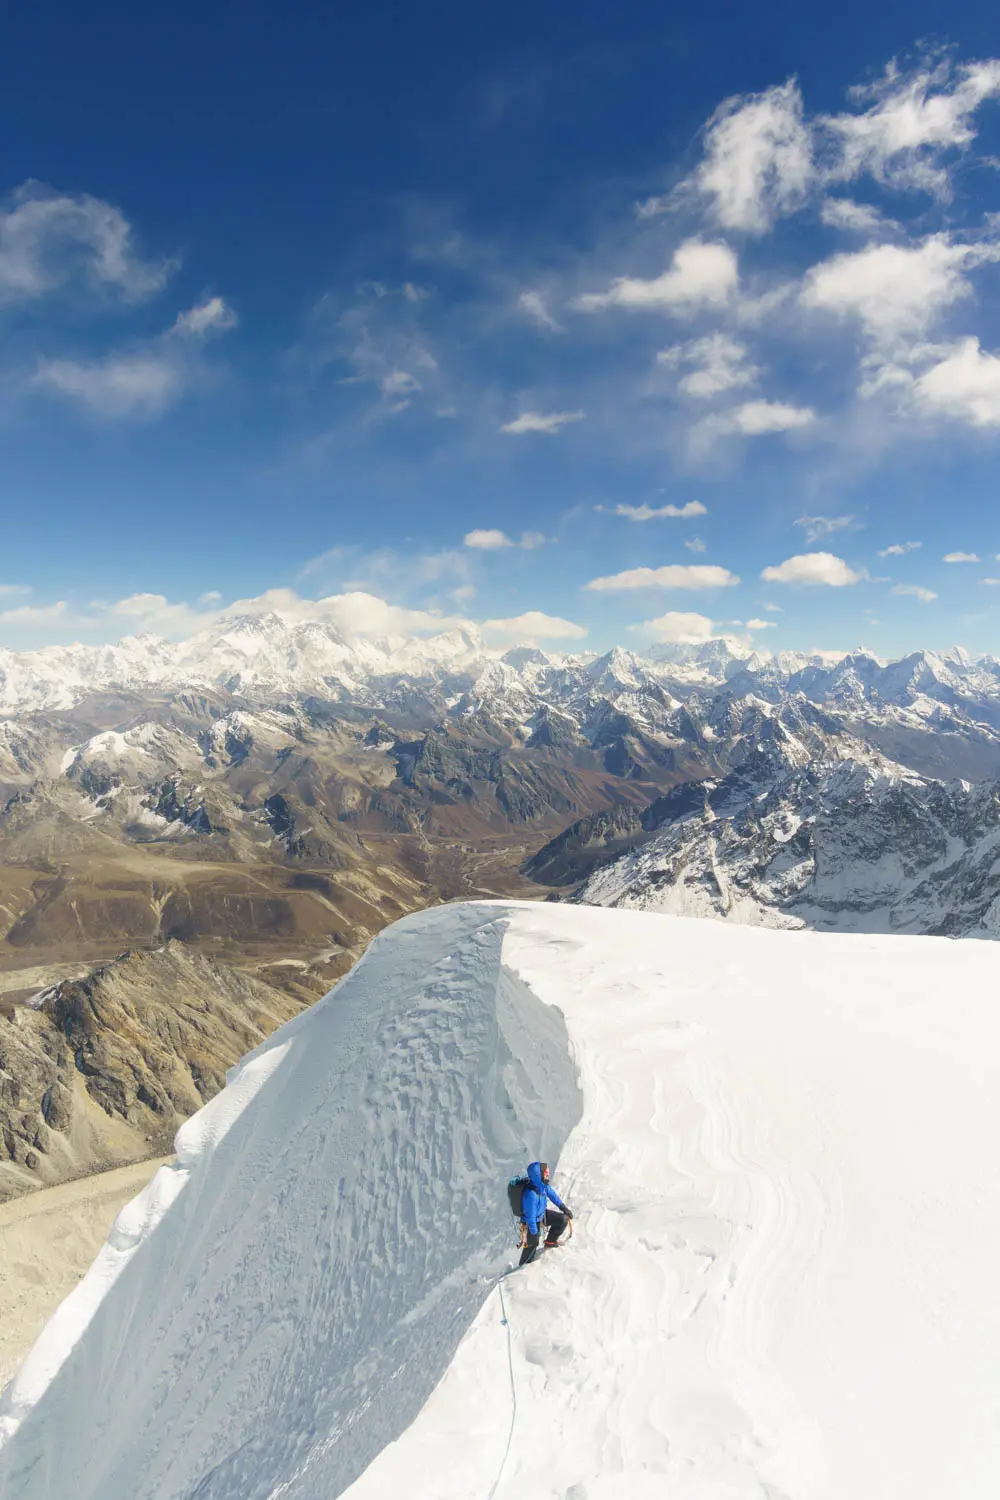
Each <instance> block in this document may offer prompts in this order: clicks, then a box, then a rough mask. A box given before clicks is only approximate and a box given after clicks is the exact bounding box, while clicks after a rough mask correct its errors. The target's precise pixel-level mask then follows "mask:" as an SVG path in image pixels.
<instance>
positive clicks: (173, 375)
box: [33, 351, 184, 417]
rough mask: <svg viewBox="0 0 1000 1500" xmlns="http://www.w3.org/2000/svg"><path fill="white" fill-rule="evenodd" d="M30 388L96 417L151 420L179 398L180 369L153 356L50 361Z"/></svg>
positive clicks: (164, 356) (166, 359)
mask: <svg viewBox="0 0 1000 1500" xmlns="http://www.w3.org/2000/svg"><path fill="white" fill-rule="evenodd" d="M33 384H34V385H35V386H38V387H41V388H44V389H47V390H51V391H56V392H58V394H59V395H62V396H69V397H71V398H73V399H74V400H77V401H80V402H82V404H83V405H84V406H86V407H87V408H88V409H89V410H90V411H91V412H93V413H94V415H95V416H99V417H153V416H157V415H159V413H160V412H163V411H165V410H166V408H167V407H168V406H169V405H170V404H171V402H172V401H174V400H175V399H176V398H177V397H178V396H179V395H180V393H181V390H182V388H183V385H184V370H183V367H182V366H181V365H180V364H179V363H178V362H177V361H176V360H175V359H172V358H171V357H170V356H169V355H167V354H163V353H159V352H155V351H149V352H145V353H137V354H112V355H108V356H107V357H106V358H104V359H97V360H90V361H83V360H73V359H49V360H43V361H42V363H41V364H40V365H39V366H38V369H37V370H36V372H35V375H34V380H33Z"/></svg>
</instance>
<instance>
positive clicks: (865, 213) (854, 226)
mask: <svg viewBox="0 0 1000 1500" xmlns="http://www.w3.org/2000/svg"><path fill="white" fill-rule="evenodd" d="M819 216H820V219H821V220H822V221H823V223H824V224H825V225H826V226H827V227H828V228H829V229H848V230H851V231H852V232H853V233H855V234H867V235H870V236H874V235H877V234H884V233H885V232H886V231H888V230H892V229H896V228H897V227H898V226H897V225H896V224H895V223H894V221H893V220H892V219H887V218H885V216H884V215H883V214H882V213H880V211H879V210H878V209H877V208H874V207H873V206H872V205H871V204H870V203H855V202H854V199H853V198H825V199H824V200H823V204H822V206H821V208H820V211H819Z"/></svg>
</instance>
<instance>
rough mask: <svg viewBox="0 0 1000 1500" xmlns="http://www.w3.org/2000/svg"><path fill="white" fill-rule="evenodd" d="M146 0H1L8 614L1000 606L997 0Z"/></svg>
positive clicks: (122, 626) (881, 616)
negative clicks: (695, 1) (328, 1)
mask: <svg viewBox="0 0 1000 1500" xmlns="http://www.w3.org/2000/svg"><path fill="white" fill-rule="evenodd" d="M145 9H146V8H139V7H135V6H128V7H126V6H124V5H120V6H119V5H116V4H109V5H106V6H105V7H104V8H103V9H102V11H101V13H100V14H99V16H97V17H96V18H95V17H90V18H89V19H87V18H85V17H84V15H83V13H82V12H80V10H79V8H78V7H68V6H63V7H60V6H58V5H57V6H55V7H48V8H46V9H45V10H44V12H42V11H39V10H38V8H37V7H36V8H34V10H31V9H29V8H27V7H22V8H21V10H20V12H19V13H16V14H13V15H12V16H10V17H8V18H7V20H6V21H5V29H6V32H5V44H4V49H3V53H2V55H0V132H2V139H3V146H4V150H3V154H2V160H3V163H4V172H5V178H4V181H3V182H2V183H0V194H2V198H0V320H2V324H3V340H2V345H0V350H2V352H0V453H2V461H3V462H2V481H0V482H2V490H0V495H2V507H3V524H2V532H0V538H2V562H0V588H2V592H0V644H3V645H7V646H12V647H33V646H38V645H42V644H46V643H49V642H54V643H59V642H66V641H70V640H73V639H79V640H87V641H104V640H113V639H116V638H118V637H119V636H121V635H123V634H127V633H130V632H137V631H140V630H146V629H150V630H154V631H157V632H160V633H163V634H166V635H170V636H175V637H176V636H182V635H185V634H188V633H190V632H191V631H192V630H194V629H196V628H199V627H200V626H201V625H204V624H209V623H211V622H212V620H213V619H214V618H215V616H216V615H217V613H218V611H219V610H224V609H226V608H229V607H231V606H232V605H233V603H234V602H236V601H243V600H258V601H259V600H261V599H263V603H255V604H254V605H252V606H251V607H252V608H263V607H266V605H267V603H269V602H273V603H277V604H279V605H281V606H283V607H285V608H287V609H290V610H297V611H299V612H302V613H308V612H309V605H308V603H306V602H303V601H308V600H314V599H319V598H327V597H330V596H336V598H337V600H338V601H339V602H338V603H337V604H336V605H335V606H328V607H327V612H328V613H329V612H330V610H331V609H332V611H333V614H334V617H335V618H337V619H338V620H339V621H340V622H341V623H342V624H343V625H344V627H345V628H347V629H350V630H356V631H358V632H361V633H365V632H373V631H375V632H378V631H382V630H385V629H389V628H392V629H394V630H395V629H399V630H409V629H413V630H429V629H434V628H438V627H439V625H440V624H441V623H442V622H445V623H447V622H449V621H452V620H463V619H468V620H473V621H476V622H478V623H479V624H481V625H484V626H485V627H486V631H487V634H488V636H489V638H490V639H491V640H494V641H496V642H497V643H498V644H500V643H502V642H504V641H505V640H514V639H518V638H522V637H523V638H531V639H536V640H538V641H539V642H540V643H541V644H543V645H547V646H550V647H566V648H578V647H581V648H586V647H592V648H594V649H603V648H604V647H606V646H607V645H609V644H611V643H612V642H613V641H618V642H620V643H623V644H627V645H635V646H643V645H645V644H647V643H648V642H650V641H652V640H656V639H663V640H670V639H699V638H703V637H705V636H707V635H708V634H710V633H712V632H723V631H724V632H726V633H732V634H737V635H746V636H748V638H750V639H753V640H754V641H755V642H756V643H757V644H758V645H760V646H762V647H767V648H769V649H781V648H784V647H794V648H812V647H821V648H827V649H847V648H850V647H852V646H854V645H857V644H859V643H862V642H863V643H865V644H867V645H868V646H870V647H871V648H873V649H875V650H878V651H882V652H884V653H886V654H898V653H901V652H903V651H905V650H909V649H913V648H915V647H917V646H923V645H927V646H944V645H947V644H950V643H952V642H956V641H957V642H961V643H963V644H965V645H966V646H968V647H969V648H970V649H972V650H976V651H997V650H1000V560H998V553H1000V526H998V525H997V524H996V522H995V520H994V516H995V513H996V499H997V488H998V477H1000V469H998V460H1000V60H997V59H995V58H994V56H993V54H994V53H998V54H1000V45H998V44H997V38H996V28H995V25H992V24H991V9H990V8H989V7H987V5H986V4H985V3H976V4H969V3H961V0H960V3H957V4H952V5H950V6H949V7H947V8H945V7H943V6H935V7H932V6H930V5H927V4H906V5H903V4H901V3H899V4H897V3H893V4H890V5H886V6H881V7H871V6H869V5H860V4H857V3H854V0H849V3H848V4H846V5H843V6H841V7H839V9H838V12H837V16H836V21H835V23H834V22H833V21H832V20H826V19H822V20H821V19H819V18H818V17H817V16H816V14H815V13H814V11H813V9H811V8H808V7H802V6H800V5H797V6H791V5H776V6H771V7H769V8H768V10H767V14H766V15H765V16H763V17H762V16H761V15H760V14H751V13H750V8H748V7H745V6H742V5H736V4H724V5H720V4H716V5H710V6H705V5H698V6H694V5H689V6H686V7H685V6H681V7H671V8H669V9H668V8H666V7H663V8H657V7H652V6H650V5H649V4H648V3H642V4H633V3H629V0H624V3H621V4H619V5H618V6H616V7H614V9H613V10H611V9H609V8H608V7H607V6H597V5H588V4H582V5H577V6H575V7H559V8H556V7H552V8H550V9H548V10H546V9H545V8H542V9H541V10H540V9H539V8H538V7H537V6H530V7H529V6H528V5H526V4H519V3H515V4H510V5H507V6H505V7H504V8H503V10H502V11H501V10H494V9H492V8H490V9H483V8H478V9H477V8H475V7H473V8H469V7H467V6H462V7H460V6H457V5H453V4H449V3H441V0H436V3H435V4H434V5H427V4H420V3H417V4H414V5H411V6H409V7H397V6H390V5H386V4H384V3H381V0H373V3H370V4H369V5H367V6H365V7H346V6H335V7H318V6H302V7H295V8H293V11H292V13H291V14H282V13H280V12H279V11H278V10H276V9H275V8H273V7H263V6H260V5H254V4H250V5H247V4H244V5H242V6H239V7H237V6H236V5H234V4H219V3H211V4H209V5H207V6H206V5H199V6H197V7H196V6H194V5H190V4H185V3H181V4H177V5H174V6H172V7H170V8H169V14H166V13H165V14H162V15H147V14H141V13H140V11H142V10H145ZM876 11H877V12H878V13H877V14H876V13H875V12H876ZM991 42H992V44H993V45H992V49H991ZM379 600H381V601H383V603H381V604H379V603H377V602H376V601H379Z"/></svg>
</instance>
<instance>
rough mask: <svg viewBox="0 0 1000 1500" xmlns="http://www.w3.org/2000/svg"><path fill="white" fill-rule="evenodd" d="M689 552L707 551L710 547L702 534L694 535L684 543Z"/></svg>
mask: <svg viewBox="0 0 1000 1500" xmlns="http://www.w3.org/2000/svg"><path fill="white" fill-rule="evenodd" d="M684 545H685V547H686V548H687V549H688V551H689V552H707V551H708V548H707V547H706V545H705V543H704V542H703V541H702V539H701V537H700V536H693V537H691V538H689V540H688V541H686V542H685V543H684Z"/></svg>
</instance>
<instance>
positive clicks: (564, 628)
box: [479, 609, 587, 642]
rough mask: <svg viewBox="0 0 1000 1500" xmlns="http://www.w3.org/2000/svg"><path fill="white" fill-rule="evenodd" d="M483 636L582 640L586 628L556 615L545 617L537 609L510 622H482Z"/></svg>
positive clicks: (511, 638) (509, 638)
mask: <svg viewBox="0 0 1000 1500" xmlns="http://www.w3.org/2000/svg"><path fill="white" fill-rule="evenodd" d="M479 628H480V630H482V632H483V634H484V635H495V636H503V637H505V638H506V639H508V640H517V641H528V642H530V641H545V640H552V641H558V640H574V641H579V640H582V639H583V637H584V636H585V635H586V634H587V630H586V627H585V626H583V625H576V624H574V622H573V621H572V620H563V619H560V617H559V616H558V615H546V614H543V613H542V612H541V610H537V609H529V610H528V611H527V612H526V613H525V614H523V615H517V616H516V618H514V619H510V620H484V621H483V623H482V625H481V626H480V627H479Z"/></svg>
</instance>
